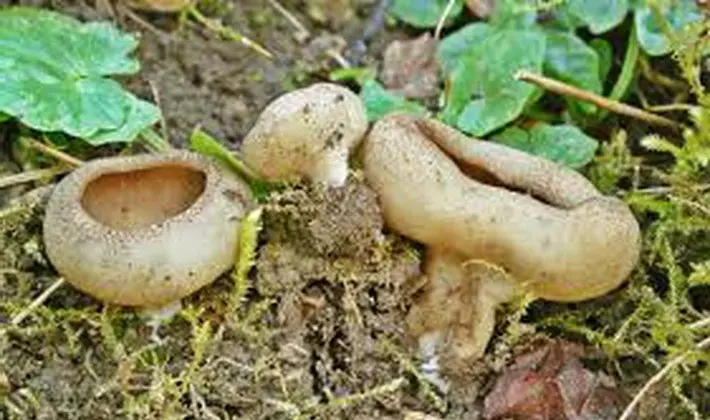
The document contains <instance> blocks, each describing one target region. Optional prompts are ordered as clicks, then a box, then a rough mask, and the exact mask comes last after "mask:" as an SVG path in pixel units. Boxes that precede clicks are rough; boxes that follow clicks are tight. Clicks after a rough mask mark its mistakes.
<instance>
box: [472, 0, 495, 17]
mask: <svg viewBox="0 0 710 420" xmlns="http://www.w3.org/2000/svg"><path fill="white" fill-rule="evenodd" d="M466 6H467V7H468V10H470V11H471V13H473V14H474V15H476V16H478V17H479V18H482V19H485V18H487V17H488V16H490V15H491V13H493V8H495V6H496V2H495V0H466Z"/></svg>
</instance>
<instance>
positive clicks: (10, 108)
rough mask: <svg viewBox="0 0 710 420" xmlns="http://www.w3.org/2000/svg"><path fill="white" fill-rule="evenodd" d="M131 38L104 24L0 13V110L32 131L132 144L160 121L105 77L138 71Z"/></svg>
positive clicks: (22, 11)
mask: <svg viewBox="0 0 710 420" xmlns="http://www.w3.org/2000/svg"><path fill="white" fill-rule="evenodd" d="M137 45H138V42H137V40H136V39H135V38H134V37H132V36H130V35H128V34H124V33H122V32H120V31H119V30H118V29H117V28H115V27H114V26H112V25H111V24H108V23H101V22H93V23H86V24H82V23H80V22H79V21H77V20H75V19H73V18H71V17H68V16H64V15H61V14H58V13H55V12H51V11H48V10H42V9H32V8H25V7H11V8H6V9H4V10H2V11H0V51H2V55H0V85H2V87H3V89H2V90H1V91H0V111H1V112H4V113H6V114H9V115H11V116H14V117H16V118H18V119H19V120H20V121H21V122H22V123H23V124H25V125H27V126H29V127H30V128H33V129H36V130H39V131H62V132H65V133H67V134H69V135H72V136H75V137H80V138H83V139H85V140H87V141H89V142H96V144H101V143H106V142H114V141H131V140H133V138H134V137H135V135H136V134H137V133H138V132H139V131H140V130H141V129H142V128H145V127H146V126H148V125H150V124H152V123H154V122H156V121H157V120H158V119H159V111H158V110H157V108H155V107H154V106H153V105H151V104H149V103H147V102H144V101H140V100H139V99H137V98H136V97H135V96H134V95H132V94H131V93H129V92H127V91H124V90H123V89H122V87H121V85H119V84H118V83H117V82H116V81H114V80H111V79H108V78H106V76H109V75H117V74H122V75H127V74H134V73H136V72H137V71H138V69H139V64H138V62H137V61H136V60H134V59H132V58H129V57H128V54H129V53H130V52H131V51H132V50H134V49H135V48H136V46H137Z"/></svg>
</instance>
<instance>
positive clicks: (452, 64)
mask: <svg viewBox="0 0 710 420" xmlns="http://www.w3.org/2000/svg"><path fill="white" fill-rule="evenodd" d="M493 31H494V29H493V28H492V27H491V26H490V25H487V24H485V23H470V24H468V25H466V26H464V27H463V28H461V29H459V30H457V31H456V32H453V33H451V34H449V35H448V36H447V37H446V38H444V39H443V40H442V41H441V42H440V43H439V45H438V46H437V47H436V61H437V62H438V63H439V64H440V65H441V67H442V69H443V70H444V73H447V74H448V73H451V72H453V71H454V70H455V69H456V67H457V66H458V65H459V63H460V62H461V58H462V57H463V55H464V54H466V52H467V51H468V50H470V49H471V47H472V46H474V45H478V44H479V43H481V42H483V40H484V39H486V37H488V36H490V35H491V34H492V33H493Z"/></svg>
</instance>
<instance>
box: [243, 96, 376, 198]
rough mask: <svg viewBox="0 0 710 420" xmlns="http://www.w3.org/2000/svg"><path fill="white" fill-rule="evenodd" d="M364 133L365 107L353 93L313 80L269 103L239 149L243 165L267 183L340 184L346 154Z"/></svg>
mask: <svg viewBox="0 0 710 420" xmlns="http://www.w3.org/2000/svg"><path fill="white" fill-rule="evenodd" d="M366 131H367V118H366V116H365V108H364V106H363V104H362V101H361V100H360V98H359V97H358V96H357V95H355V94H354V93H353V92H351V91H350V90H348V89H347V88H344V87H342V86H338V85H335V84H331V83H316V84H314V85H311V86H309V87H307V88H303V89H298V90H295V91H292V92H289V93H287V94H285V95H282V96H280V97H279V98H277V99H276V100H274V101H273V102H271V103H270V104H269V105H268V106H267V107H266V108H265V109H264V111H263V112H262V113H261V115H260V116H259V119H258V120H257V121H256V123H255V124H254V126H253V127H252V129H251V130H250V131H249V133H248V134H247V136H246V137H245V138H244V142H243V144H242V147H241V150H242V153H243V155H244V161H245V163H246V164H247V165H248V166H250V167H252V168H253V169H254V170H256V171H257V172H258V173H259V174H260V175H261V176H262V177H263V178H265V179H267V180H269V181H284V182H298V181H300V180H302V179H306V180H308V181H312V182H315V183H323V184H326V185H329V186H342V185H343V184H345V180H346V178H347V176H348V158H349V156H350V153H351V152H352V151H353V149H354V148H355V147H356V146H357V145H358V144H359V143H360V141H361V140H362V138H363V137H364V135H365V133H366Z"/></svg>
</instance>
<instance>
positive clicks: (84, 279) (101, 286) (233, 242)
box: [43, 151, 252, 308]
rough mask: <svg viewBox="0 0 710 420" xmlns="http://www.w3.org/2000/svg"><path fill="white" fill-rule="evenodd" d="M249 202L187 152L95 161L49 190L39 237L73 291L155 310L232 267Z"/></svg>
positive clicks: (231, 180) (227, 178) (244, 189)
mask: <svg viewBox="0 0 710 420" xmlns="http://www.w3.org/2000/svg"><path fill="white" fill-rule="evenodd" d="M251 202H252V196H251V192H250V190H249V188H248V186H247V185H246V184H245V183H244V182H243V181H241V180H240V179H238V178H237V177H235V176H233V175H232V174H231V173H230V172H228V171H227V170H224V169H223V168H222V167H221V166H220V165H219V164H217V163H216V162H214V161H212V160H210V159H209V158H206V157H203V156H201V155H198V154H196V153H191V152H186V151H175V152H169V153H164V154H145V155H136V156H129V157H112V158H105V159H98V160H94V161H90V162H88V163H85V164H84V165H82V166H81V167H79V168H78V169H76V170H75V171H74V172H72V173H71V174H69V175H68V176H66V177H65V178H64V179H63V180H62V181H61V182H60V183H59V184H58V185H57V186H56V187H55V189H54V191H53V192H52V195H51V197H50V199H49V202H48V204H47V210H46V216H45V219H44V232H43V234H44V243H45V247H46V252H47V255H48V257H49V259H50V261H51V262H52V264H53V265H54V267H55V268H56V269H57V271H58V272H59V273H60V274H61V275H63V276H64V277H65V279H66V280H67V281H68V282H69V283H70V284H72V285H73V286H75V287H76V288H78V289H80V290H82V291H83V292H85V293H87V294H89V295H91V296H93V297H95V298H97V299H99V300H102V301H105V302H110V303H115V304H120V305H128V306H139V307H146V308H150V307H156V308H157V307H161V306H164V305H167V304H170V303H173V302H175V301H177V300H179V299H181V298H183V297H185V296H187V295H189V294H191V293H193V292H194V291H196V290H198V289H200V288H201V287H203V286H205V285H206V284H209V283H211V282H212V281H214V280H215V279H216V278H217V277H218V276H219V275H220V274H221V273H223V272H224V271H226V270H227V269H229V268H230V267H231V266H232V264H233V262H234V256H235V253H236V250H237V244H238V229H239V224H240V220H241V218H242V216H243V215H244V213H245V211H247V207H249V206H250V203H251Z"/></svg>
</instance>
